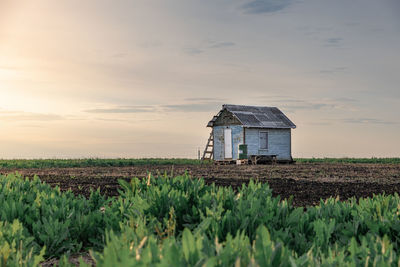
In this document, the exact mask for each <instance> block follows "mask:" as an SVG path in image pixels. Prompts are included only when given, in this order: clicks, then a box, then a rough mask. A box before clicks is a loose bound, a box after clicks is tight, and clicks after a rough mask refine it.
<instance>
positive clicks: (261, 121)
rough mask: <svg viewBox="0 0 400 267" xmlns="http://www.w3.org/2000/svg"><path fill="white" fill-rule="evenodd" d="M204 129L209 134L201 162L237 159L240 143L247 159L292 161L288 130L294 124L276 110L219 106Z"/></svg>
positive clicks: (270, 108) (271, 108)
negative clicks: (205, 160)
mask: <svg viewBox="0 0 400 267" xmlns="http://www.w3.org/2000/svg"><path fill="white" fill-rule="evenodd" d="M207 127H211V128H212V131H211V135H210V139H209V141H208V144H207V147H206V150H205V152H204V155H203V159H204V158H210V159H211V158H213V159H214V160H217V161H223V160H236V159H239V145H243V144H244V145H245V147H246V148H247V153H246V157H248V158H250V157H252V156H272V157H274V158H276V160H277V161H282V162H291V161H293V159H292V151H291V130H292V129H295V128H296V125H294V123H293V122H291V121H290V120H289V119H288V118H287V117H286V116H285V114H283V113H282V112H281V111H280V110H279V109H278V108H276V107H258V106H239V105H223V106H222V110H221V111H220V112H219V113H218V115H216V116H214V117H213V119H212V120H211V121H210V122H209V123H208V125H207ZM208 147H211V148H212V149H211V151H210V150H209V149H208ZM241 147H243V146H241ZM207 154H209V156H208V157H207Z"/></svg>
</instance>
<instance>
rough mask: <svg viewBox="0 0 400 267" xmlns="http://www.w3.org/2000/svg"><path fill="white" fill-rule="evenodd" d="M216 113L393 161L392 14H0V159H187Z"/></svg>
mask: <svg viewBox="0 0 400 267" xmlns="http://www.w3.org/2000/svg"><path fill="white" fill-rule="evenodd" d="M225 103H226V104H243V105H260V106H276V107H278V108H280V109H281V110H282V111H283V112H284V113H285V114H286V115H287V116H288V117H289V118H290V119H291V120H292V121H293V122H294V123H295V124H296V125H297V129H295V130H293V131H292V144H293V145H292V150H293V156H294V157H343V156H348V157H372V156H375V157H394V156H398V157H399V156H400V118H399V114H400V1H399V0H351V1H349V0H335V1H332V0H331V1H328V0H325V1H324V0H201V1H200V0H197V1H195V0H159V1H152V0H140V1H139V0H138V1H135V0H130V1H128V0H112V1H110V0H85V1H82V0H57V1H54V0H35V1H22V0H0V158H64V157H67V158H71V157H135V158H137V157H191V158H194V157H197V149H198V148H200V149H201V150H203V149H204V146H205V144H206V140H207V138H208V135H209V132H210V128H206V127H205V126H206V124H207V122H208V121H209V120H210V119H211V118H212V116H213V115H215V114H216V113H217V112H218V111H219V109H220V108H221V105H222V104H225Z"/></svg>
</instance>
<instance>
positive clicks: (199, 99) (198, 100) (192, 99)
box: [184, 97, 226, 102]
mask: <svg viewBox="0 0 400 267" xmlns="http://www.w3.org/2000/svg"><path fill="white" fill-rule="evenodd" d="M184 100H185V101H195V102H215V101H218V102H220V101H225V100H226V99H223V98H217V97H215V98H214V97H190V98H185V99H184Z"/></svg>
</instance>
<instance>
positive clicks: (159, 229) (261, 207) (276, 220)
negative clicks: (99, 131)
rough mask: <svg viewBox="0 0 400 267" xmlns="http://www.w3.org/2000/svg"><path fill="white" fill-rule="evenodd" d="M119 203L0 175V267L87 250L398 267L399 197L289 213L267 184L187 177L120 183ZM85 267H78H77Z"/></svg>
mask: <svg viewBox="0 0 400 267" xmlns="http://www.w3.org/2000/svg"><path fill="white" fill-rule="evenodd" d="M120 183H121V186H122V190H121V191H120V197H118V198H109V199H105V198H104V197H103V196H101V195H100V194H99V192H98V191H95V192H92V194H91V195H90V197H89V198H88V199H85V198H83V197H82V196H75V195H74V194H73V193H72V192H65V193H62V192H60V190H59V189H58V188H51V187H50V186H48V185H47V184H45V183H42V182H41V181H40V180H39V178H37V177H36V178H34V179H33V180H28V179H24V178H23V177H21V176H20V175H8V176H0V203H1V204H0V205H1V208H0V266H6V265H8V266H13V265H19V266H35V265H37V264H38V262H40V261H42V260H44V259H49V258H52V257H61V259H62V261H61V263H62V264H61V265H64V266H68V262H67V260H66V259H67V257H68V255H70V254H72V253H79V252H81V251H83V250H90V251H91V255H92V256H93V258H94V259H95V261H96V264H97V266H111V265H116V266H149V265H159V266H171V265H173V266H205V265H206V266H233V265H237V266H321V265H322V266H332V265H333V266H346V265H348V266H361V265H363V266H398V264H399V263H400V257H399V256H398V254H399V253H398V251H399V246H400V220H399V214H400V198H399V196H398V195H394V196H391V195H389V196H382V195H379V196H374V197H373V198H367V199H360V200H359V201H356V200H355V199H351V200H349V201H346V202H340V201H338V200H337V199H329V200H327V201H325V202H321V203H320V205H318V206H315V207H307V209H306V210H305V209H304V208H295V207H293V206H292V205H291V201H290V200H288V201H286V200H284V201H281V200H280V199H279V198H275V197H272V194H271V190H270V188H269V187H268V185H267V184H262V183H254V182H250V183H249V184H248V185H243V186H242V187H241V188H240V189H238V190H237V191H233V190H232V188H230V187H228V188H225V187H216V186H214V185H211V186H208V185H205V184H204V181H203V180H202V179H194V178H190V177H188V176H179V177H175V178H171V177H166V176H163V177H157V178H156V177H152V176H149V178H148V179H144V180H139V179H132V180H131V182H130V183H127V182H124V181H121V182H120ZM82 265H84V264H82Z"/></svg>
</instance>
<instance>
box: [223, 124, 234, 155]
mask: <svg viewBox="0 0 400 267" xmlns="http://www.w3.org/2000/svg"><path fill="white" fill-rule="evenodd" d="M224 142H225V159H232V130H231V129H229V128H228V129H224Z"/></svg>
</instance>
